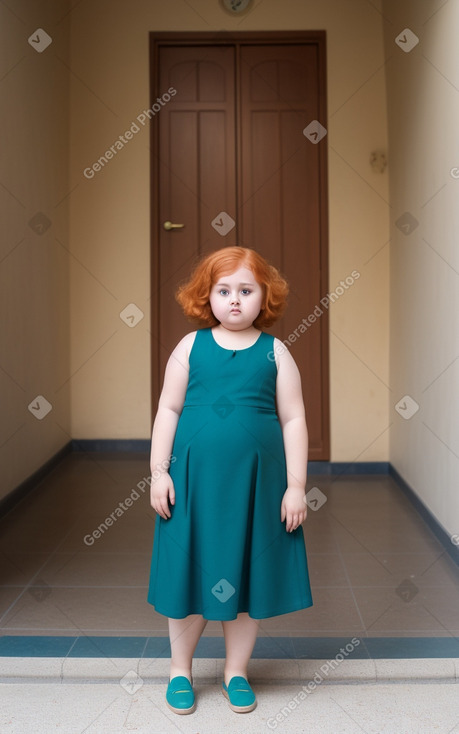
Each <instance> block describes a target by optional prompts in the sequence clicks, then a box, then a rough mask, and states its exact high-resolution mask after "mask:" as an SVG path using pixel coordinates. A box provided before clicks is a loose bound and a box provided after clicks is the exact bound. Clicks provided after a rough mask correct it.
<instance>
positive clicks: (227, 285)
mask: <svg viewBox="0 0 459 734" xmlns="http://www.w3.org/2000/svg"><path fill="white" fill-rule="evenodd" d="M215 285H226V287H227V288H229V285H228V283H216V284H215ZM239 285H254V283H239Z"/></svg>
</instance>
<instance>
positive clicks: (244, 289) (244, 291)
mask: <svg viewBox="0 0 459 734" xmlns="http://www.w3.org/2000/svg"><path fill="white" fill-rule="evenodd" d="M242 293H244V294H246V295H248V294H249V293H252V291H251V290H249V288H243V289H242Z"/></svg>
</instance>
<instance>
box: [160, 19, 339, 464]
mask: <svg viewBox="0 0 459 734" xmlns="http://www.w3.org/2000/svg"><path fill="white" fill-rule="evenodd" d="M151 64H152V70H151V80H152V105H153V103H154V102H155V100H156V99H157V98H158V97H160V98H161V96H162V95H163V94H164V93H165V92H166V93H167V90H168V89H170V88H172V89H173V90H174V92H175V94H174V96H173V97H171V99H170V100H169V101H167V102H166V103H164V100H162V101H163V104H162V105H161V108H160V111H158V112H157V114H155V116H154V117H153V118H152V123H153V124H152V314H151V316H152V372H153V374H152V378H153V382H152V394H153V412H155V409H156V405H157V400H158V398H159V393H160V389H161V384H162V379H163V376H164V368H165V365H166V362H167V359H168V357H169V355H170V352H171V350H172V349H173V347H174V346H175V344H176V343H177V341H179V339H180V338H181V337H182V336H183V335H184V334H185V333H187V332H188V331H190V330H191V329H192V328H194V327H193V326H192V325H191V324H190V323H189V322H188V321H187V320H186V319H185V318H184V316H183V315H182V312H181V310H180V307H179V306H178V304H177V303H176V301H175V299H174V291H175V289H176V287H177V285H178V283H179V282H180V281H182V280H183V279H184V278H186V277H187V276H188V274H189V272H190V269H191V267H192V265H193V264H194V263H195V261H196V258H197V256H199V255H200V254H203V253H207V252H210V251H213V250H216V249H219V248H221V247H224V246H227V245H234V244H239V245H243V246H246V247H254V248H255V249H256V250H257V251H258V252H260V253H261V254H262V255H264V256H265V257H266V258H267V259H268V260H269V261H270V262H272V263H273V265H275V266H276V267H278V268H279V269H280V270H281V271H282V272H283V273H284V274H285V276H286V277H287V279H288V281H289V284H290V296H289V306H288V308H287V311H286V314H285V315H284V317H283V318H282V319H281V320H280V321H279V322H278V323H277V324H275V326H273V327H272V328H270V329H269V332H270V333H272V334H274V335H275V336H277V337H278V338H279V339H281V340H282V341H284V340H286V339H289V344H290V346H289V349H290V351H291V353H292V355H293V357H294V358H295V360H296V362H297V364H298V367H299V369H300V372H301V375H302V384H303V394H304V400H305V406H306V413H307V423H308V431H309V459H310V460H329V458H330V438H329V430H330V426H329V358H328V309H326V308H322V309H321V311H322V315H320V318H317V314H318V313H319V311H318V309H317V306H319V307H320V299H321V298H323V297H324V296H325V295H326V294H327V290H328V232H327V221H328V210H327V180H326V172H327V159H326V144H327V140H326V136H325V137H324V138H322V140H320V141H319V142H315V140H314V136H312V137H311V136H308V135H307V133H306V134H305V133H304V132H303V130H304V129H305V128H306V127H307V126H308V124H309V123H311V122H312V121H314V120H318V121H319V122H320V123H321V125H323V127H324V128H325V129H326V127H327V123H326V107H325V98H326V89H325V34H324V32H311V33H303V34H296V33H289V32H284V33H279V34H273V33H258V34H256V35H254V34H248V33H235V34H227V33H222V34H211V35H210V34H209V35H206V34H202V33H199V34H189V33H181V34H152V36H151ZM164 99H167V98H166V97H165V98H164ZM156 107H159V105H156ZM168 221H169V222H172V223H173V224H183V225H184V226H183V228H177V229H170V230H167V229H165V228H164V223H165V222H168ZM314 310H315V312H316V317H315V318H314ZM310 316H311V318H309V317H310ZM300 325H301V326H300Z"/></svg>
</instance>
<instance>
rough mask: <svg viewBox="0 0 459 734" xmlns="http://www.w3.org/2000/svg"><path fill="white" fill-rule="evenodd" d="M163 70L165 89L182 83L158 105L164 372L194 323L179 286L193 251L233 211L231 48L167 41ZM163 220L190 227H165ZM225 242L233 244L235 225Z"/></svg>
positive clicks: (210, 243)
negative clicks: (223, 213)
mask: <svg viewBox="0 0 459 734" xmlns="http://www.w3.org/2000/svg"><path fill="white" fill-rule="evenodd" d="M159 71H160V84H159V89H160V92H161V91H164V90H167V89H169V87H171V86H172V87H174V88H175V89H176V90H177V94H176V95H175V96H174V97H173V102H170V103H169V104H168V105H166V106H165V107H164V108H163V109H162V110H161V112H160V115H159V118H160V119H159V140H158V148H157V150H158V158H159V161H160V163H159V182H160V183H159V185H158V191H159V199H160V204H159V212H158V213H159V217H158V220H157V221H156V222H154V227H155V228H156V232H157V237H158V240H159V258H158V268H159V273H160V278H159V283H160V286H161V287H160V289H159V293H158V299H157V307H158V309H159V314H160V320H159V323H158V325H157V329H156V336H154V338H156V339H158V342H159V345H160V352H159V373H160V375H161V376H162V375H164V369H165V366H166V362H167V360H168V358H169V355H170V352H171V350H172V348H173V346H174V345H175V344H176V343H177V342H178V341H179V340H180V339H181V338H182V336H184V334H186V333H187V331H190V330H191V328H192V326H191V325H190V323H189V322H188V321H187V320H186V319H185V317H184V316H183V315H182V312H181V310H180V308H179V306H178V304H177V302H176V301H175V298H174V291H175V289H176V287H177V285H178V283H179V282H180V281H182V280H184V279H185V278H186V277H187V276H188V275H189V272H190V268H191V266H192V263H193V262H194V260H195V258H196V255H197V254H200V253H204V252H207V251H210V250H213V249H215V239H216V237H215V235H216V232H215V230H214V229H213V227H212V225H211V222H212V220H213V219H214V218H215V217H216V216H217V214H219V213H220V212H221V211H222V210H225V211H227V212H228V213H231V215H232V217H233V219H235V218H236V191H235V186H234V181H235V176H236V167H235V166H236V162H235V123H234V119H235V112H234V110H235V91H234V49H233V48H231V47H230V48H220V47H218V46H217V47H211V48H207V49H205V51H204V53H203V50H202V48H201V47H199V46H197V47H196V46H191V47H180V48H171V47H166V48H163V49H161V52H160V55H159ZM157 96H158V95H157ZM165 221H171V222H173V223H178V224H185V227H184V228H183V229H179V230H172V231H166V230H164V228H163V222H165ZM223 244H236V233H235V231H233V232H229V233H228V235H227V236H226V237H225V239H224V242H222V245H223ZM155 318H157V315H156V317H155ZM153 333H154V331H153ZM155 368H156V365H155Z"/></svg>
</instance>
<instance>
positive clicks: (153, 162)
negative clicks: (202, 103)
mask: <svg viewBox="0 0 459 734" xmlns="http://www.w3.org/2000/svg"><path fill="white" fill-rule="evenodd" d="M235 42H236V43H238V44H240V43H250V44H251V45H256V44H259V45H265V44H269V45H272V44H274V43H277V44H286V45H287V44H298V43H301V44H308V45H314V46H315V48H316V54H317V66H318V82H319V94H318V100H317V103H318V109H319V118H320V119H319V121H320V122H322V124H324V126H325V127H326V124H327V76H326V31H324V30H322V31H320V30H304V31H218V32H212V31H177V32H175V31H158V32H156V31H152V32H150V34H149V64H150V66H149V70H150V107H151V106H152V105H153V104H154V102H156V99H157V97H159V96H160V95H161V94H162V93H163V92H164V91H166V90H161V89H159V51H160V48H161V46H181V45H184V44H186V45H199V46H206V45H212V46H215V45H234V43H235ZM236 114H237V112H236ZM158 118H159V115H158V116H156V115H155V116H153V117H152V118H151V120H150V145H151V151H152V152H153V155H151V156H150V212H151V219H150V254H151V266H150V267H151V272H150V283H151V309H150V318H151V335H152V336H154V334H155V333H156V334H158V333H159V316H160V314H159V290H160V283H159V272H160V270H159V235H160V226H161V223H160V219H159V213H160V212H159V173H160V171H159V169H160V166H159V160H158V158H157V155H156V152H157V151H158V144H159V119H158ZM318 154H319V202H320V203H319V211H320V214H319V227H320V245H319V251H320V297H321V298H322V297H325V296H326V295H327V293H328V285H329V283H328V249H329V242H328V240H329V229H328V151H327V145H321V146H319V149H318ZM237 176H240V171H237ZM320 336H321V364H322V366H323V370H322V374H321V394H322V406H321V407H322V425H323V428H324V432H323V444H322V452H321V454H322V455H321V456H320V458H319V457H313V459H311V458H309V461H310V460H320V461H330V358H329V313H328V309H325V311H324V313H323V314H322V315H321V317H320ZM161 387H162V375H161V374H160V369H159V344H158V340H157V339H155V338H153V339H152V340H151V408H152V415H151V425H153V420H154V416H155V413H156V409H157V404H158V400H159V396H160V393H161Z"/></svg>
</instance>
